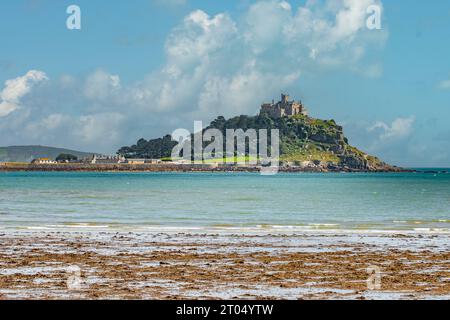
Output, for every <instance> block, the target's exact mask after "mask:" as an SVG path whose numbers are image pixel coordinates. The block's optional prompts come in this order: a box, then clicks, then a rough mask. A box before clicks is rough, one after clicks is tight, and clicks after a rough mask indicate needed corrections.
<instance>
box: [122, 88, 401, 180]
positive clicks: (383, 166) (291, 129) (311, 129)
mask: <svg viewBox="0 0 450 320" xmlns="http://www.w3.org/2000/svg"><path fill="white" fill-rule="evenodd" d="M208 129H218V130H220V131H221V132H222V133H223V134H224V135H225V131H226V130H227V129H242V130H244V131H245V130H248V129H256V130H260V129H267V130H268V131H269V130H272V129H278V130H279V133H280V161H281V164H282V168H281V170H282V171H364V172H389V171H390V172H392V171H393V172H395V171H405V170H404V169H402V168H398V167H396V166H392V165H389V164H387V163H385V162H383V161H381V160H380V159H378V158H377V157H375V156H372V155H369V154H366V153H365V152H363V151H361V150H359V149H358V148H356V147H353V146H351V145H350V144H349V141H348V139H347V138H346V137H345V136H344V131H343V127H342V126H340V125H338V124H337V123H336V122H335V121H334V120H321V119H315V118H312V117H310V116H308V113H307V110H306V108H305V107H304V106H303V104H302V103H301V102H297V101H293V100H290V97H289V96H288V95H285V94H282V95H281V100H280V101H279V102H276V103H275V102H274V101H272V103H264V104H262V105H261V110H260V113H259V115H256V116H247V115H241V116H237V117H233V118H230V119H225V118H224V117H223V116H219V117H217V118H216V119H215V120H214V121H212V122H211V123H210V124H209V126H207V127H206V128H205V129H204V130H208ZM176 144H177V143H176V142H175V141H172V139H171V136H170V135H166V136H165V137H163V138H159V139H152V140H149V141H147V140H145V139H140V140H139V141H138V142H137V143H136V144H135V145H133V146H126V147H122V148H121V149H119V150H118V154H121V155H124V156H125V157H126V158H151V159H155V158H157V159H169V158H170V156H171V151H172V149H173V147H174V146H175V145H176Z"/></svg>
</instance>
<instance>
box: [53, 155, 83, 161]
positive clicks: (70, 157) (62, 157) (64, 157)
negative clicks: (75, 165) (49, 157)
mask: <svg viewBox="0 0 450 320" xmlns="http://www.w3.org/2000/svg"><path fill="white" fill-rule="evenodd" d="M77 160H78V157H77V156H74V155H73V154H69V153H61V154H60V155H59V156H57V157H56V161H58V162H71V161H77Z"/></svg>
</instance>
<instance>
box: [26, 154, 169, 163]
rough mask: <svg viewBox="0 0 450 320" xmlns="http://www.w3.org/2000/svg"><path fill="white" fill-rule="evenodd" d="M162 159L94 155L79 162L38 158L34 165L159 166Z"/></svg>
mask: <svg viewBox="0 0 450 320" xmlns="http://www.w3.org/2000/svg"><path fill="white" fill-rule="evenodd" d="M161 162H162V161H161V160H160V159H126V158H125V157H123V156H105V155H92V156H91V157H87V158H84V159H79V160H70V161H69V160H61V161H57V160H53V159H50V158H37V159H34V160H33V161H31V163H32V164H58V163H82V164H158V163H161Z"/></svg>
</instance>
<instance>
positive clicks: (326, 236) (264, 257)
mask: <svg viewBox="0 0 450 320" xmlns="http://www.w3.org/2000/svg"><path fill="white" fill-rule="evenodd" d="M0 244H1V246H0V299H449V298H450V235H449V234H421V235H419V234H349V233H346V234H336V233H334V234H333V233H326V232H323V233H319V232H317V233H305V234H283V235H271V234H246V235H242V234H222V233H219V234H212V233H209V234H193V233H191V234H186V233H125V232H122V233H115V232H87V231H86V232H78V233H77V232H7V233H0ZM367 268H375V269H377V268H379V270H380V271H381V274H380V275H381V278H380V279H381V282H380V285H381V287H376V286H375V288H374V287H373V286H372V285H373V284H374V283H375V282H373V281H372V280H373V278H371V279H372V280H371V279H369V280H370V281H369V283H370V284H371V287H372V288H371V289H373V290H369V288H368V283H367V280H368V278H369V276H370V274H369V273H368V270H367ZM78 271H79V272H78ZM375 284H376V283H375Z"/></svg>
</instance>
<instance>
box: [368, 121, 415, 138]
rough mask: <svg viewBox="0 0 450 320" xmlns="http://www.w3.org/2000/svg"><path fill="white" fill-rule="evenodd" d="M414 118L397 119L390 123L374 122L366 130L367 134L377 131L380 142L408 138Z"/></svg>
mask: <svg viewBox="0 0 450 320" xmlns="http://www.w3.org/2000/svg"><path fill="white" fill-rule="evenodd" d="M414 121H415V117H413V116H412V117H409V118H397V119H395V120H394V121H392V123H391V124H390V125H389V124H386V123H385V122H382V121H379V122H376V123H375V124H374V125H373V126H371V127H370V128H368V131H369V132H373V131H378V132H379V136H378V137H379V139H380V140H381V141H384V142H385V141H389V140H398V139H403V138H406V137H408V136H409V135H410V134H411V133H412V131H413V125H414Z"/></svg>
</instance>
